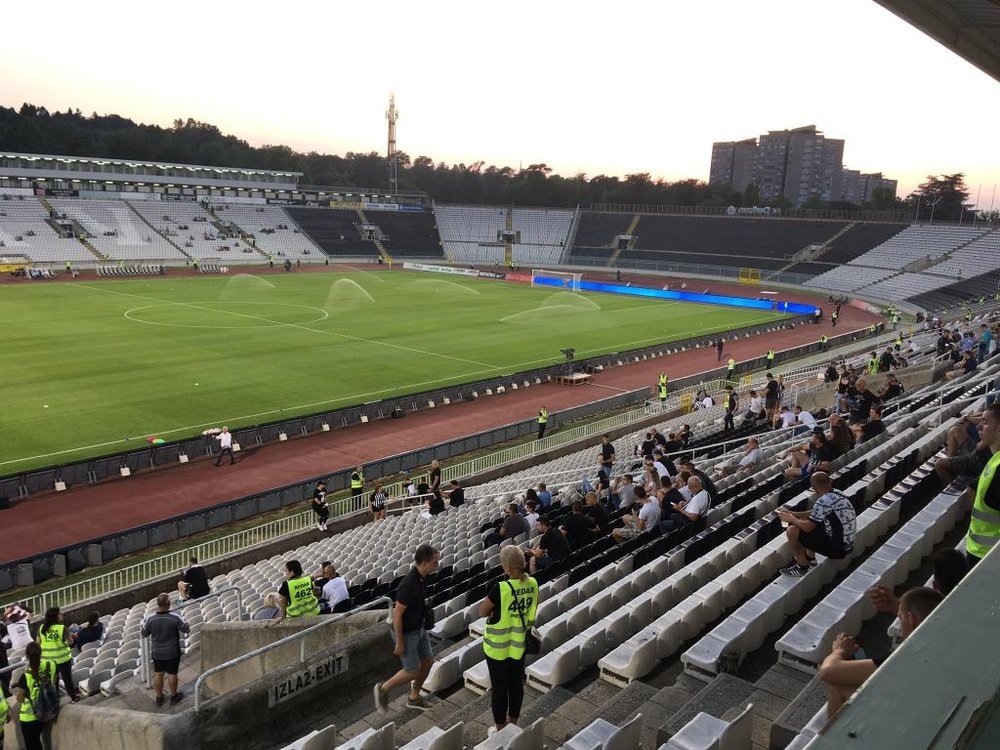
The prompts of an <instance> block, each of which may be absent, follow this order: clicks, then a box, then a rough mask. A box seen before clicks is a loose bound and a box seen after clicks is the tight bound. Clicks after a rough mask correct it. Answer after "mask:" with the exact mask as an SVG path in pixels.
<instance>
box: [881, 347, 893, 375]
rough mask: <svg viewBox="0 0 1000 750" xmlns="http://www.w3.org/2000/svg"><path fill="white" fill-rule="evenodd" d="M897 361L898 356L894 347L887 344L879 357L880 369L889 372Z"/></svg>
mask: <svg viewBox="0 0 1000 750" xmlns="http://www.w3.org/2000/svg"><path fill="white" fill-rule="evenodd" d="M895 362H896V357H895V356H894V355H893V353H892V347H891V346H887V347H886V348H885V351H884V352H882V356H880V357H879V358H878V371H879V372H889V370H891V369H892V366H893V364H894V363H895Z"/></svg>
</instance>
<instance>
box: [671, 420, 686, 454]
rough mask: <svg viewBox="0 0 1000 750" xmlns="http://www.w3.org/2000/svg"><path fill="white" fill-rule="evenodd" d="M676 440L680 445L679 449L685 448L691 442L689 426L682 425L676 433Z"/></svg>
mask: <svg viewBox="0 0 1000 750" xmlns="http://www.w3.org/2000/svg"><path fill="white" fill-rule="evenodd" d="M677 440H679V441H680V443H681V448H687V447H688V443H690V442H691V425H689V424H682V425H681V428H680V430H678V431H677ZM667 452H668V453H669V451H667Z"/></svg>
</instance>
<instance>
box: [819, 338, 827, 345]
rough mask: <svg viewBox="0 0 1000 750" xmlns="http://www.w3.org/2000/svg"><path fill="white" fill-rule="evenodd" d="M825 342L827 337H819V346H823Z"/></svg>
mask: <svg viewBox="0 0 1000 750" xmlns="http://www.w3.org/2000/svg"><path fill="white" fill-rule="evenodd" d="M827 341H828V339H827V337H826V336H821V337H820V340H819V343H821V344H825V343H826V342H827Z"/></svg>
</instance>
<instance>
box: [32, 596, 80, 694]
mask: <svg viewBox="0 0 1000 750" xmlns="http://www.w3.org/2000/svg"><path fill="white" fill-rule="evenodd" d="M75 637H76V636H74V635H73V634H72V633H70V632H69V631H68V630H67V629H66V626H65V625H64V624H63V617H62V611H61V610H60V609H59V607H49V608H48V609H47V610H46V611H45V620H44V622H42V626H41V627H40V628H39V629H38V644H39V645H40V646H41V647H42V659H44V660H45V661H48V662H52V663H53V664H55V667H56V672H58V674H59V677H60V678H61V679H62V682H63V685H64V686H65V688H66V693H67V695H69V697H70V700H71V701H73V703H76V702H77V701H78V700H80V696H79V694H78V693H77V690H76V685H75V684H74V683H73V654H72V652H71V651H70V649H71V648H72V646H73V640H74V639H75ZM54 682H55V681H54V680H53V683H54Z"/></svg>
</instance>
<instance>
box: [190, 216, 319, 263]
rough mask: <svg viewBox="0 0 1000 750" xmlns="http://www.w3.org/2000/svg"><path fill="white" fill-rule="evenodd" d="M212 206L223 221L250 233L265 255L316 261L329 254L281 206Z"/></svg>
mask: <svg viewBox="0 0 1000 750" xmlns="http://www.w3.org/2000/svg"><path fill="white" fill-rule="evenodd" d="M210 209H211V211H212V212H213V213H214V214H215V215H216V216H217V217H218V218H219V220H220V221H222V222H224V223H228V224H231V225H235V226H236V227H237V228H238V229H239V230H240V231H241V232H242V233H244V234H248V235H251V236H252V239H253V244H254V246H255V247H256V248H257V250H259V251H260V252H261V253H263V254H264V255H269V256H271V257H274V258H291V259H292V260H311V261H314V262H315V261H316V260H319V259H322V258H325V257H326V256H325V254H324V253H323V251H322V250H320V249H319V247H317V246H316V245H315V244H314V243H313V242H312V241H311V240H310V239H309V238H308V237H307V236H306V235H305V234H303V233H302V231H301V230H300V229H299V228H298V227H297V226H296V225H295V222H294V221H293V220H292V217H291V216H289V215H288V214H287V213H285V212H284V210H282V209H281V208H276V207H274V206H246V205H242V204H238V203H235V204H230V203H213V204H211V206H210Z"/></svg>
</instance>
